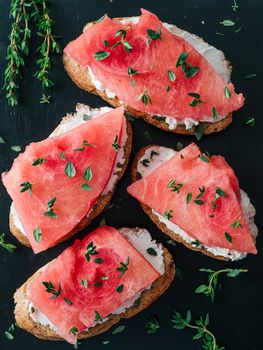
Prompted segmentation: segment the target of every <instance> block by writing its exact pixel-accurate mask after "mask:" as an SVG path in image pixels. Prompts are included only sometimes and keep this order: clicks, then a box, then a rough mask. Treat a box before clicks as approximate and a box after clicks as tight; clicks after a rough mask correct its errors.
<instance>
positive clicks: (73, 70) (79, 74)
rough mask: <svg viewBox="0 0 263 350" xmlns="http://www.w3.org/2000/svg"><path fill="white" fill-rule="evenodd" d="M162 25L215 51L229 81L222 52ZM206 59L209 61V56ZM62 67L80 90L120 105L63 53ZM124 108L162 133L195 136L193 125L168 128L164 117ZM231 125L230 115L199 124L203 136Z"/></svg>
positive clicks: (193, 37) (90, 24)
mask: <svg viewBox="0 0 263 350" xmlns="http://www.w3.org/2000/svg"><path fill="white" fill-rule="evenodd" d="M133 18H136V17H125V18H115V20H119V21H124V20H126V21H128V20H129V19H131V20H132V19H133ZM95 23H96V22H90V23H88V24H86V25H85V27H84V28H83V32H84V31H85V30H86V29H87V28H89V27H90V26H92V25H93V24H95ZM163 24H164V25H165V26H166V28H167V29H169V30H170V31H171V32H173V33H175V34H177V35H181V36H185V37H186V38H188V39H189V38H190V39H189V40H191V41H195V42H196V43H197V47H198V45H201V46H202V47H203V48H204V49H208V48H212V49H213V50H215V52H214V54H215V55H217V65H220V66H221V70H222V71H224V76H225V78H226V79H227V80H230V76H231V71H232V67H231V65H230V63H229V62H228V61H227V60H226V58H225V56H224V54H223V52H221V51H219V50H217V49H215V48H214V47H212V46H210V45H208V44H207V43H206V42H204V41H203V39H201V38H200V37H198V36H196V35H194V34H190V33H188V32H186V31H184V30H181V29H179V28H177V27H176V26H175V25H171V24H167V23H163ZM206 58H207V60H208V61H209V55H208V56H207V57H206ZM211 64H213V63H212V62H211ZM63 65H64V68H65V70H66V72H67V73H68V75H69V76H70V78H71V79H72V80H73V82H74V83H75V84H76V85H77V86H78V87H79V88H81V89H83V90H85V91H87V92H89V93H92V94H94V95H98V96H100V97H101V98H102V99H103V100H105V101H106V102H108V103H109V104H111V105H112V106H113V107H118V106H120V105H121V102H120V100H119V98H118V96H114V97H111V96H110V95H108V94H107V92H106V91H104V90H99V89H97V88H96V86H95V85H94V84H93V82H92V77H91V75H90V72H89V70H88V69H87V67H83V66H81V65H80V64H79V63H78V62H76V61H75V60H74V59H73V58H71V57H70V56H69V55H67V54H65V53H63ZM215 68H216V67H215ZM124 108H125V111H126V112H127V113H128V114H131V115H133V116H134V117H136V118H139V119H143V120H144V121H145V122H147V123H149V124H151V125H153V126H155V127H157V128H159V129H162V130H164V131H168V132H172V133H177V134H184V135H194V134H195V126H194V125H193V126H192V127H191V128H189V127H186V125H185V124H178V125H177V126H176V128H173V127H169V124H168V123H167V122H166V118H164V117H163V118H162V117H159V116H154V115H151V114H147V113H143V112H140V111H138V110H136V109H134V108H132V107H131V106H128V105H125V106H124ZM231 123H232V113H229V114H228V115H227V116H226V117H225V118H224V119H221V120H219V121H216V122H213V123H211V122H200V123H199V124H200V125H201V127H202V129H203V134H212V133H216V132H219V131H222V130H224V129H225V128H227V127H228V126H229V125H230V124H231Z"/></svg>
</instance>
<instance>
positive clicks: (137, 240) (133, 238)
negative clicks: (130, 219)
mask: <svg viewBox="0 0 263 350" xmlns="http://www.w3.org/2000/svg"><path fill="white" fill-rule="evenodd" d="M119 231H120V232H121V233H122V234H123V235H124V237H125V238H126V239H127V240H128V241H129V242H130V243H131V244H132V245H133V246H134V247H135V248H136V249H137V250H138V251H139V252H140V253H141V254H142V255H143V256H144V257H145V259H146V260H148V261H149V263H150V264H151V265H152V266H153V267H154V268H155V269H156V270H157V271H158V272H159V273H160V274H161V275H163V274H164V273H165V266H164V257H163V249H162V245H161V244H159V243H157V242H156V241H155V240H154V239H152V237H151V235H150V233H149V232H148V231H147V230H146V229H143V228H137V229H136V232H134V231H133V232H132V234H131V233H130V229H129V228H122V229H120V230H119ZM150 247H151V248H153V249H154V250H155V251H156V253H157V255H155V256H153V255H150V254H148V253H147V249H148V248H150ZM150 288H151V285H149V286H148V287H146V288H145V289H150ZM142 292H143V291H140V292H137V293H136V294H135V295H134V296H133V297H131V298H129V299H127V300H126V301H125V302H124V303H123V304H122V305H121V306H120V307H119V308H118V309H117V310H115V311H114V312H112V314H121V313H123V312H125V311H126V310H127V309H128V308H129V307H131V306H132V305H133V304H134V303H135V302H136V301H137V300H138V299H139V298H140V296H141V294H142ZM27 302H28V313H29V316H30V317H31V318H32V319H33V321H35V322H37V323H39V324H41V325H42V326H49V327H50V328H51V329H52V330H53V331H55V332H57V329H56V327H55V326H54V324H53V323H52V322H51V321H50V320H49V319H48V318H47V317H46V316H45V315H44V314H43V313H42V312H41V311H39V310H38V309H37V308H35V306H34V305H33V304H32V303H31V302H30V301H29V300H28V301H27ZM107 319H108V318H105V319H103V320H102V322H105V321H107ZM102 322H100V323H102ZM94 326H95V325H94ZM94 326H93V327H94Z"/></svg>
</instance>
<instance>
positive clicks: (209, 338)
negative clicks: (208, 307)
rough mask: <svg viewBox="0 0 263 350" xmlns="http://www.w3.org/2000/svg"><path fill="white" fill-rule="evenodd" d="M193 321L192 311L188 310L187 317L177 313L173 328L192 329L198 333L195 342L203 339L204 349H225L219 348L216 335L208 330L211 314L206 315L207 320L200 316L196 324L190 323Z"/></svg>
mask: <svg viewBox="0 0 263 350" xmlns="http://www.w3.org/2000/svg"><path fill="white" fill-rule="evenodd" d="M191 320H192V315H191V311H190V310H188V311H187V314H186V317H184V316H183V315H182V314H181V313H180V312H178V311H175V312H174V313H173V316H172V320H171V322H172V327H173V328H174V329H185V328H192V329H194V330H195V331H196V334H195V335H194V337H193V340H197V339H201V338H202V340H203V348H204V349H206V350H223V349H225V348H224V347H219V345H218V344H217V340H216V337H215V335H214V334H213V333H212V332H211V331H210V330H209V329H208V328H207V326H208V324H209V314H206V316H205V318H203V317H202V316H200V318H199V319H198V320H196V321H194V323H193V324H192V323H190V322H191Z"/></svg>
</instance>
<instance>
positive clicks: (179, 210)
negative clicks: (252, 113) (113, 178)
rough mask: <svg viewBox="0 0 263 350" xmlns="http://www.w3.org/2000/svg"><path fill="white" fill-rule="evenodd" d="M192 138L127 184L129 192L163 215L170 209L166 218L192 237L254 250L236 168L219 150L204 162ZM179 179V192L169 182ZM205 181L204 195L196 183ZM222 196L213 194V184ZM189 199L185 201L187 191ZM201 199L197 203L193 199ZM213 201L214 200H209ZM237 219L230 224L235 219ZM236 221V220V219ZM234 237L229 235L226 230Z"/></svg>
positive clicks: (201, 240) (226, 246)
mask: <svg viewBox="0 0 263 350" xmlns="http://www.w3.org/2000/svg"><path fill="white" fill-rule="evenodd" d="M200 154H201V152H200V150H199V148H198V147H197V145H195V144H191V145H189V146H188V147H186V148H184V149H183V150H182V151H180V152H178V153H176V155H175V156H174V157H172V158H171V159H170V160H169V161H167V162H165V163H164V164H163V165H161V166H160V167H158V168H157V169H156V170H154V171H153V172H152V173H150V174H149V175H148V176H146V177H144V178H143V179H141V180H138V181H136V182H134V183H133V184H132V185H130V186H129V187H128V192H129V194H130V195H132V196H133V197H135V198H136V199H137V200H138V201H140V202H141V203H143V204H146V205H147V206H149V207H150V208H152V209H154V210H156V211H157V212H158V213H159V214H161V215H164V213H165V212H167V211H170V210H171V212H170V214H171V218H170V221H171V222H172V223H174V224H176V225H178V226H179V227H180V228H181V229H183V230H184V231H185V232H187V233H188V234H189V235H190V236H191V237H192V238H193V241H194V240H198V241H199V242H201V243H203V244H205V245H207V246H213V247H220V248H228V249H231V250H237V251H241V252H247V253H256V252H257V250H256V247H255V243H254V240H253V238H252V236H251V233H250V231H249V228H248V225H247V223H246V220H245V218H244V215H243V212H242V209H241V206H240V189H239V185H238V180H237V178H236V176H235V174H234V171H233V170H232V169H231V167H230V166H229V165H228V164H227V163H226V161H225V160H224V158H223V157H221V156H212V157H210V158H208V157H207V156H205V157H206V159H208V160H209V162H204V161H203V160H201V158H200V157H199V156H200ZM171 180H175V182H174V185H178V184H183V186H182V187H181V189H180V190H179V192H172V190H173V188H172V187H170V188H168V187H167V186H168V183H169V182H170V181H171ZM203 186H204V188H205V190H204V193H203V195H202V196H199V198H198V197H197V196H198V195H199V193H200V190H199V188H202V187H203ZM217 188H219V189H221V190H222V191H223V192H224V194H225V196H223V195H222V192H220V193H221V195H219V197H218V198H217V199H216V198H215V196H216V190H217ZM189 193H191V194H192V199H191V200H190V202H189V203H187V195H188V194H189ZM195 200H197V201H200V200H201V201H202V202H203V203H201V204H200V202H199V204H198V203H196V202H194V201H195ZM213 203H215V204H214V206H213ZM236 221H239V223H240V224H239V225H238V227H236V228H233V227H232V225H233V224H234V222H236ZM234 226H235V225H234ZM225 232H226V233H227V234H228V235H229V236H230V239H231V240H232V242H230V241H229V240H227V238H226V236H227V237H228V235H227V234H225Z"/></svg>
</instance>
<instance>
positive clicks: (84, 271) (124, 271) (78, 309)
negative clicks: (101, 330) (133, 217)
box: [29, 226, 159, 343]
mask: <svg viewBox="0 0 263 350" xmlns="http://www.w3.org/2000/svg"><path fill="white" fill-rule="evenodd" d="M87 252H90V254H87ZM121 262H122V263H123V264H124V266H126V267H124V268H123V267H122V268H121V269H120V267H121V264H120V263H121ZM65 266H67V268H66V269H65ZM158 277H159V272H157V271H156V270H155V269H154V268H153V266H152V265H151V264H150V263H149V262H148V261H147V260H146V259H145V258H144V257H143V256H142V255H141V254H140V253H139V252H138V251H137V250H136V249H135V248H134V247H133V246H132V245H131V243H129V241H128V240H127V239H126V238H124V236H123V235H122V234H121V233H120V232H119V231H117V230H116V229H114V228H112V227H107V226H104V227H100V228H98V229H96V230H95V231H93V232H92V233H90V234H89V235H88V236H87V237H86V238H85V239H84V240H82V241H79V240H77V241H76V242H75V244H74V245H73V246H72V247H70V248H68V249H66V250H65V251H64V252H63V253H62V254H61V255H60V256H59V257H58V258H56V259H55V260H53V261H52V262H51V263H50V264H48V266H47V267H46V268H45V269H44V270H43V271H41V273H39V275H38V276H37V277H36V278H34V279H33V281H32V282H31V283H30V287H29V300H30V301H31V302H32V303H33V305H34V307H36V308H37V309H39V310H40V311H41V312H42V313H44V314H45V315H46V316H47V318H48V319H49V320H50V321H51V322H52V323H53V324H54V325H55V326H56V328H57V332H58V333H59V334H60V335H61V336H62V337H63V338H65V339H66V340H67V341H68V342H70V343H76V340H77V334H78V332H81V331H83V330H85V329H87V328H89V327H92V326H94V325H96V324H97V323H98V322H100V321H101V320H102V319H104V318H106V317H107V316H108V315H110V314H111V313H113V312H114V311H115V310H116V309H118V308H119V307H120V306H121V305H122V304H123V303H124V302H125V300H127V299H129V298H131V297H133V296H134V295H135V294H136V293H137V292H139V291H141V290H143V289H145V288H146V287H148V286H149V285H151V284H152V283H153V282H154V281H155V280H156V279H157V278H158ZM43 282H45V284H46V286H49V289H48V290H49V292H48V291H47V287H46V286H45V285H44V284H43ZM46 282H49V285H47V283H46ZM52 286H53V289H52ZM52 290H53V292H54V293H55V294H53V293H52ZM56 293H57V294H59V295H56ZM74 330H75V331H74Z"/></svg>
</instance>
